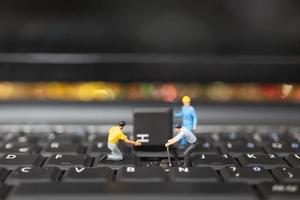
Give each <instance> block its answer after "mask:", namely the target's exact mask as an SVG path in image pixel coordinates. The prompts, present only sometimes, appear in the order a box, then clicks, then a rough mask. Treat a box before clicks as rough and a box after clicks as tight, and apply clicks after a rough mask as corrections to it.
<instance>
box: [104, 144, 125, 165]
mask: <svg viewBox="0 0 300 200" xmlns="http://www.w3.org/2000/svg"><path fill="white" fill-rule="evenodd" d="M107 147H108V148H109V150H111V153H110V154H109V155H108V157H107V160H113V161H120V160H123V154H122V152H121V151H120V149H119V148H118V146H117V145H116V144H108V145H107Z"/></svg>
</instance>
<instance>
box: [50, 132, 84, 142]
mask: <svg viewBox="0 0 300 200" xmlns="http://www.w3.org/2000/svg"><path fill="white" fill-rule="evenodd" d="M84 141H85V138H84V137H83V136H77V135H68V134H57V135H55V138H54V139H52V140H51V143H60V144H62V143H67V144H69V143H71V144H81V143H82V142H84Z"/></svg>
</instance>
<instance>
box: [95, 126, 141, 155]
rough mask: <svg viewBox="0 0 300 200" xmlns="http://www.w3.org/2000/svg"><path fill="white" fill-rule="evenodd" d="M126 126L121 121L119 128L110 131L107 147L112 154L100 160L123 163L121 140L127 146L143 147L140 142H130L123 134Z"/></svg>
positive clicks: (115, 127)
mask: <svg viewBox="0 0 300 200" xmlns="http://www.w3.org/2000/svg"><path fill="white" fill-rule="evenodd" d="M125 125H126V122H125V121H120V122H119V123H118V125H117V126H114V127H112V128H110V129H109V134H108V142H107V147H108V149H109V150H110V151H111V153H110V154H108V155H106V154H105V155H103V156H102V157H101V158H100V161H101V160H104V159H105V158H106V159H107V160H112V161H121V160H123V154H122V152H121V150H120V149H119V147H118V143H119V141H120V140H123V141H124V142H125V143H127V144H131V145H134V146H141V145H142V144H141V143H140V142H138V141H133V140H129V139H128V137H127V136H126V135H125V134H124V133H123V131H122V130H123V128H124V126H125Z"/></svg>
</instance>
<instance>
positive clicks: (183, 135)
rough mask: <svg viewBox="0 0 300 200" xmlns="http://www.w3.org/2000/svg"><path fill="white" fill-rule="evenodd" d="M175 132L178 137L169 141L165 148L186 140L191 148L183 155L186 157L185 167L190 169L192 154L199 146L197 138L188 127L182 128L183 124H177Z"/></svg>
mask: <svg viewBox="0 0 300 200" xmlns="http://www.w3.org/2000/svg"><path fill="white" fill-rule="evenodd" d="M175 132H176V133H177V135H176V136H175V137H173V138H172V139H170V140H168V142H167V143H166V144H165V147H169V146H170V145H172V144H175V143H177V142H179V141H180V140H181V139H185V140H186V141H187V143H189V146H188V147H187V149H186V150H185V151H184V153H183V156H184V165H183V166H184V167H189V165H190V161H191V154H192V153H193V151H194V150H195V149H196V147H197V144H198V141H197V137H196V136H195V135H194V133H193V132H192V131H190V130H189V129H187V128H186V127H183V126H181V124H177V125H176V126H175Z"/></svg>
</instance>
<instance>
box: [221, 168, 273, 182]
mask: <svg viewBox="0 0 300 200" xmlns="http://www.w3.org/2000/svg"><path fill="white" fill-rule="evenodd" d="M220 172H221V174H222V176H223V178H224V180H225V181H226V182H229V183H234V182H236V183H238V182H244V183H247V184H258V183H261V182H274V179H273V178H272V176H271V174H270V173H269V172H268V171H267V170H265V169H264V168H262V167H226V168H224V169H221V171H220Z"/></svg>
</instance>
